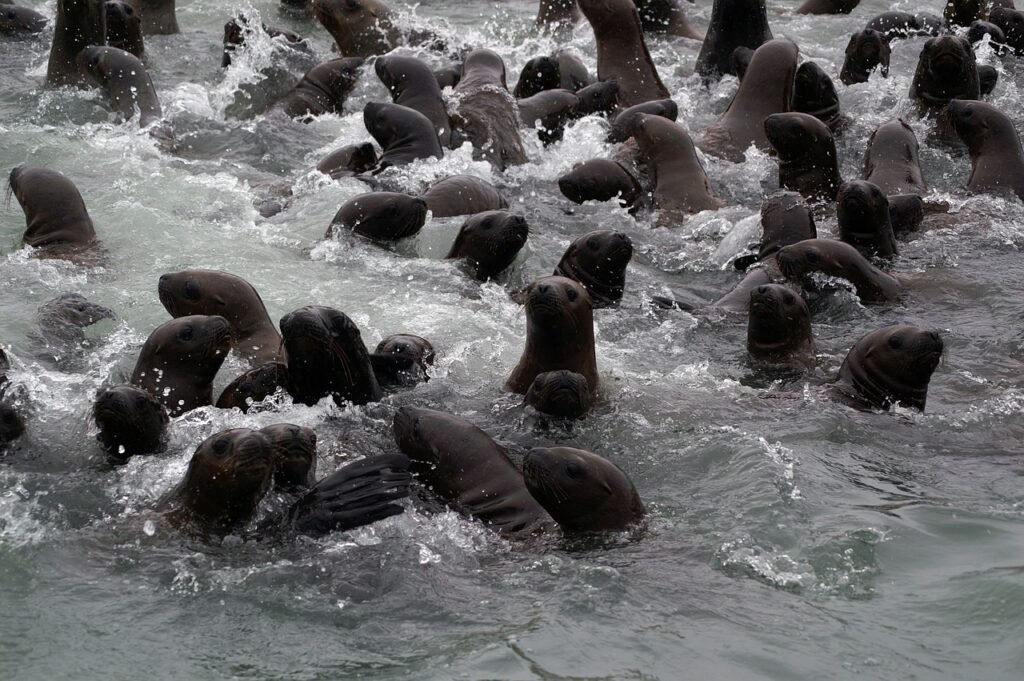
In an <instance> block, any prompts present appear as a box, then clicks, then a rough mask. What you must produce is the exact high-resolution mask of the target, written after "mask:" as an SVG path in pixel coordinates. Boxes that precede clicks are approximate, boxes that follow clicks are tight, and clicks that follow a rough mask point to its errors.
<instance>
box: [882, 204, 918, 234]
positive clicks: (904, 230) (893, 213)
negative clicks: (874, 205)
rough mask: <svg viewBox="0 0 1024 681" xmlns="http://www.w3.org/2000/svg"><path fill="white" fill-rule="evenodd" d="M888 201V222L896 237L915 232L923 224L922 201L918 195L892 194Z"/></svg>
mask: <svg viewBox="0 0 1024 681" xmlns="http://www.w3.org/2000/svg"><path fill="white" fill-rule="evenodd" d="M886 199H888V201H889V221H890V222H892V231H893V233H894V234H896V236H903V235H905V234H908V233H910V232H916V231H917V230H918V229H920V228H921V225H922V224H923V223H924V199H922V198H921V196H920V195H919V194H892V195H890V196H887V197H886Z"/></svg>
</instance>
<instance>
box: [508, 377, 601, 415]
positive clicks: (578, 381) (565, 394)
mask: <svg viewBox="0 0 1024 681" xmlns="http://www.w3.org/2000/svg"><path fill="white" fill-rule="evenodd" d="M523 401H524V402H525V403H526V404H528V405H530V406H531V407H533V408H534V409H536V410H537V411H539V412H541V413H542V414H547V415H548V416H554V417H555V418H561V419H578V418H580V417H582V416H583V415H584V414H586V413H587V412H588V411H590V408H591V406H593V404H594V395H593V393H591V392H590V385H589V384H588V383H587V379H586V378H585V377H584V376H583V374H577V373H575V372H573V371H566V370H565V369H559V370H558V371H546V372H544V373H543V374H537V377H536V378H534V379H533V383H531V384H530V389H529V390H527V391H526V398H525V399H524V400H523Z"/></svg>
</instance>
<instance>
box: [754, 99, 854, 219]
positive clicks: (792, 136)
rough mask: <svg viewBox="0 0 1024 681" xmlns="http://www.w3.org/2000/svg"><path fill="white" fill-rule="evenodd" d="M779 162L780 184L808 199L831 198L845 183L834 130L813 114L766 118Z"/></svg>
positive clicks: (769, 137)
mask: <svg viewBox="0 0 1024 681" xmlns="http://www.w3.org/2000/svg"><path fill="white" fill-rule="evenodd" d="M764 130H765V136H766V137H767V139H768V142H769V143H770V144H771V146H772V148H773V149H775V154H776V160H777V161H778V163H779V186H781V187H783V188H784V189H792V190H793V191H797V192H800V194H802V195H803V197H804V198H806V199H807V200H808V201H832V200H833V199H834V198H835V196H836V191H838V190H839V185H840V184H842V179H841V178H840V176H839V159H838V155H837V154H836V142H835V138H834V137H833V136H832V131H831V130H829V129H828V127H827V126H826V125H825V124H824V123H822V122H821V121H820V120H818V119H817V118H815V117H814V116H810V115H808V114H802V113H795V112H791V113H777V114H772V115H770V116H768V117H767V118H765V119H764Z"/></svg>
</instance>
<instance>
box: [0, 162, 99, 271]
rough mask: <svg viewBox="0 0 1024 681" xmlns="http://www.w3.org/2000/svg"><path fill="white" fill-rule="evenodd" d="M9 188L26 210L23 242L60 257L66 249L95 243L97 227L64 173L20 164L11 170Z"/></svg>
mask: <svg viewBox="0 0 1024 681" xmlns="http://www.w3.org/2000/svg"><path fill="white" fill-rule="evenodd" d="M8 191H9V192H10V194H13V195H14V197H15V198H16V199H18V203H19V204H20V205H21V209H22V210H23V211H24V212H25V234H24V235H22V243H24V244H25V245H26V246H32V247H33V248H38V249H40V250H41V251H42V253H43V254H44V255H45V254H47V253H52V254H54V255H55V256H57V257H60V256H61V255H62V254H63V253H64V252H65V251H67V252H73V251H78V250H81V249H88V248H90V247H92V246H94V245H95V244H96V230H95V229H94V228H93V224H92V218H90V217H89V211H87V210H86V208H85V201H84V200H83V199H82V195H81V194H80V193H79V192H78V188H77V187H76V186H75V185H74V183H73V182H72V181H71V180H69V179H68V178H67V177H65V176H64V175H63V174H62V173H60V172H58V171H56V170H50V169H49V168H38V167H33V166H24V165H21V166H18V167H16V168H14V169H13V170H11V174H10V177H9V179H8Z"/></svg>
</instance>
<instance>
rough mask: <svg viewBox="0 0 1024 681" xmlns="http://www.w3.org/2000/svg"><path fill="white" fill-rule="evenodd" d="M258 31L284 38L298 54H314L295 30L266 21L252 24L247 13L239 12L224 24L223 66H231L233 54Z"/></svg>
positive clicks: (285, 42) (283, 43)
mask: <svg viewBox="0 0 1024 681" xmlns="http://www.w3.org/2000/svg"><path fill="white" fill-rule="evenodd" d="M256 31H263V32H264V33H266V34H267V35H268V36H269V37H271V38H284V41H283V42H282V43H280V44H282V45H285V46H287V47H288V48H290V49H291V50H293V51H294V52H295V53H297V54H301V55H304V56H308V57H311V58H312V57H313V56H314V55H313V50H312V48H310V46H309V42H308V41H307V40H306V39H305V38H303V37H302V36H301V35H299V34H298V33H296V32H295V31H289V30H288V29H286V28H278V27H276V26H267V25H266V24H264V23H260V24H259V25H258V26H251V25H250V24H249V19H248V18H247V17H246V16H245V15H243V14H239V15H238V16H236V17H233V18H231V19H229V20H228V21H227V22H226V23H225V24H224V39H223V41H222V44H223V46H224V53H223V55H221V60H220V65H221V67H223V68H227V67H229V66H231V57H232V55H234V54H235V52H237V51H238V49H239V48H241V47H242V46H243V45H245V44H246V41H247V39H248V36H250V35H251V34H253V33H254V32H256Z"/></svg>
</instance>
